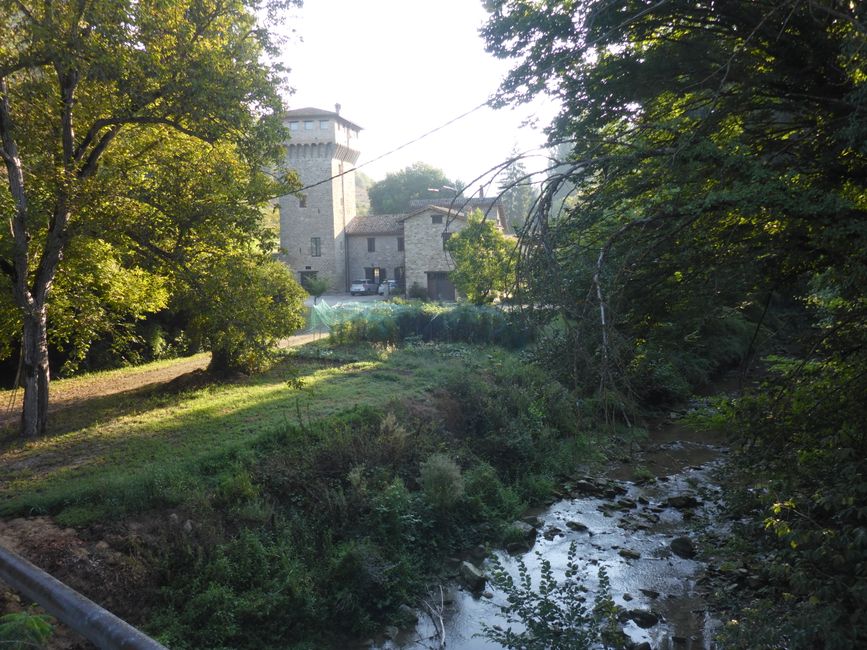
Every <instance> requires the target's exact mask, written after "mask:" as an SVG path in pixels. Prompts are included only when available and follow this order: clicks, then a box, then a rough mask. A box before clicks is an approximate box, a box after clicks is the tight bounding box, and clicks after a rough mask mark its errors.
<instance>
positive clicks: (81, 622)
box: [0, 546, 166, 650]
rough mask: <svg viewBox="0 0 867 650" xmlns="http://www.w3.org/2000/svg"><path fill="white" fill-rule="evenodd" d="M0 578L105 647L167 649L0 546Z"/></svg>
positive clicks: (111, 649)
mask: <svg viewBox="0 0 867 650" xmlns="http://www.w3.org/2000/svg"><path fill="white" fill-rule="evenodd" d="M0 580H2V581H3V582H5V583H6V584H7V585H9V586H10V587H12V588H13V589H15V590H16V591H18V592H20V593H22V594H24V596H26V597H27V598H29V599H30V600H32V601H33V602H36V603H39V604H40V605H41V606H42V607H43V609H45V611H46V612H48V613H49V614H51V615H52V616H54V617H55V618H57V619H58V620H59V621H61V622H62V623H64V624H65V625H66V626H67V627H69V628H71V629H73V630H75V631H76V632H78V633H79V634H80V635H81V636H83V637H85V638H86V639H87V640H88V641H90V642H91V643H93V644H94V645H96V646H97V647H98V648H103V649H104V650H166V648H165V646H163V645H161V644H159V643H157V642H156V641H154V640H153V639H151V638H150V637H149V636H147V635H146V634H144V633H142V632H141V631H139V630H137V629H136V628H134V627H133V626H132V625H130V624H129V623H127V622H126V621H123V620H121V619H119V618H118V617H117V616H115V615H114V614H112V613H111V612H109V611H108V610H106V609H103V608H102V607H100V606H99V605H97V604H96V603H94V602H93V601H92V600H90V599H88V598H85V597H84V596H82V595H81V594H80V593H78V592H77V591H75V590H74V589H71V588H70V587H68V586H66V585H65V584H63V583H62V582H60V580H57V579H56V578H54V577H53V576H51V575H49V574H48V573H46V572H45V571H43V570H42V569H40V568H39V567H37V566H35V565H34V564H32V563H30V562H28V561H27V560H25V559H24V558H23V557H21V556H20V555H18V554H17V553H13V552H12V551H10V550H9V549H6V548H4V547H3V546H0Z"/></svg>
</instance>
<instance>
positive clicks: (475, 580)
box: [461, 562, 487, 591]
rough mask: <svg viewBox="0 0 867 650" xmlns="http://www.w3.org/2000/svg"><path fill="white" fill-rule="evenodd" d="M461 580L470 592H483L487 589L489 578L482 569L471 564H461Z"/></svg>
mask: <svg viewBox="0 0 867 650" xmlns="http://www.w3.org/2000/svg"><path fill="white" fill-rule="evenodd" d="M461 579H462V580H463V581H464V584H466V586H467V587H468V588H469V589H470V591H481V590H482V589H484V588H485V582H487V578H486V577H485V574H484V573H483V572H482V571H481V569H479V568H477V567H475V566H473V565H472V564H470V563H469V562H461Z"/></svg>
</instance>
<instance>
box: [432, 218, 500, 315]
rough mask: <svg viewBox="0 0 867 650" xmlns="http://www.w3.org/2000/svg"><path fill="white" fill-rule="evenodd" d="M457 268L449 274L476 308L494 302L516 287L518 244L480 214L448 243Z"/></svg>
mask: <svg viewBox="0 0 867 650" xmlns="http://www.w3.org/2000/svg"><path fill="white" fill-rule="evenodd" d="M446 250H447V251H448V252H449V254H450V255H451V256H452V259H453V260H454V263H455V268H454V270H453V271H451V273H450V274H449V277H450V278H451V280H452V282H454V285H455V287H456V288H457V289H458V291H460V292H461V293H463V294H464V295H465V296H466V297H467V299H468V300H469V301H470V302H473V303H475V304H477V305H481V304H484V303H488V302H492V301H493V300H494V298H495V297H496V296H498V295H500V294H503V293H505V292H507V291H509V290H510V289H511V288H513V287H514V286H515V267H514V257H515V252H516V251H515V241H514V240H512V239H510V238H508V237H506V236H505V235H504V234H503V232H502V231H501V230H500V229H499V228H498V227H497V224H496V222H494V221H493V220H490V219H485V215H484V214H483V213H482V212H481V211H480V210H475V211H473V212H472V213H470V215H469V216H468V217H467V225H466V226H464V227H463V228H462V229H461V230H459V231H458V232H457V233H456V234H454V235H452V236H451V237H450V238H449V239H448V241H447V242H446Z"/></svg>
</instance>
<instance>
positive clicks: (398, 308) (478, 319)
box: [331, 302, 530, 348]
mask: <svg viewBox="0 0 867 650" xmlns="http://www.w3.org/2000/svg"><path fill="white" fill-rule="evenodd" d="M408 339H409V340H413V339H421V340H423V341H446V342H456V341H465V342H468V343H475V344H494V345H502V346H503V347H507V348H518V347H522V346H524V345H526V344H527V343H528V342H529V340H530V333H529V331H528V329H527V326H526V324H525V323H524V322H522V320H521V318H520V315H519V314H517V313H515V312H507V311H504V310H501V309H496V308H493V307H483V306H474V305H457V306H438V305H431V304H421V303H402V302H394V303H377V304H376V305H375V306H372V307H365V308H364V309H363V310H361V311H345V312H344V313H338V314H335V316H334V318H333V324H332V327H331V340H332V341H334V342H336V343H340V344H346V343H350V342H353V341H372V342H377V343H398V342H400V341H404V340H408Z"/></svg>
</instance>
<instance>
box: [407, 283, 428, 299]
mask: <svg viewBox="0 0 867 650" xmlns="http://www.w3.org/2000/svg"><path fill="white" fill-rule="evenodd" d="M406 297H407V298H409V299H410V300H427V289H425V288H424V287H423V286H421V285H420V284H419V283H418V282H413V283H412V286H411V287H410V288H409V290H408V291H407V292H406Z"/></svg>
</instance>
